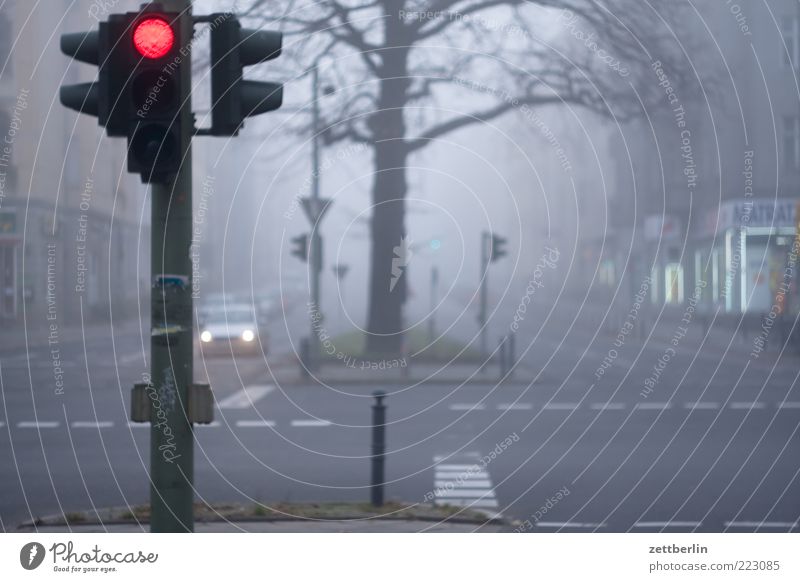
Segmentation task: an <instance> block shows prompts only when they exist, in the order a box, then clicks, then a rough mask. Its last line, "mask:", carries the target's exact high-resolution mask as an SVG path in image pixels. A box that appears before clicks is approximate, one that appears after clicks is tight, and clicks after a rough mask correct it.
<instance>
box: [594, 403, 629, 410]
mask: <svg viewBox="0 0 800 582" xmlns="http://www.w3.org/2000/svg"><path fill="white" fill-rule="evenodd" d="M592 410H625V404H624V403H622V402H597V403H595V404H592Z"/></svg>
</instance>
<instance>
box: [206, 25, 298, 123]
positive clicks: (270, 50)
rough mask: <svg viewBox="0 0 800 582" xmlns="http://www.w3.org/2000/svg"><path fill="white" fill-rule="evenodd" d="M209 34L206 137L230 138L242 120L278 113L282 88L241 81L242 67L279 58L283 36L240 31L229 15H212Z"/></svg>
mask: <svg viewBox="0 0 800 582" xmlns="http://www.w3.org/2000/svg"><path fill="white" fill-rule="evenodd" d="M207 19H213V23H214V26H213V27H212V30H211V104H212V105H211V128H210V129H209V130H208V131H207V132H206V133H208V134H209V135H218V136H233V135H237V134H238V133H239V129H240V128H241V127H242V125H243V124H244V120H245V118H246V117H251V116H253V115H259V114H261V113H267V112H268V111H274V110H275V109H278V108H279V107H280V106H281V104H282V103H283V85H281V84H280V83H269V82H265V81H248V80H245V79H243V78H242V76H243V73H244V67H247V66H250V65H256V64H258V63H263V62H266V61H269V60H272V59H274V58H276V57H278V56H279V55H280V54H281V47H282V45H283V35H282V33H280V32H277V31H273V30H251V29H245V28H242V25H241V23H240V22H239V20H238V19H236V18H235V17H234V16H233V15H231V14H224V13H223V14H212V15H210V16H209V17H207Z"/></svg>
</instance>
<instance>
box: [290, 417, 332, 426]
mask: <svg viewBox="0 0 800 582" xmlns="http://www.w3.org/2000/svg"><path fill="white" fill-rule="evenodd" d="M330 425H331V421H330V420H316V419H301V420H293V421H292V426H296V427H308V426H330Z"/></svg>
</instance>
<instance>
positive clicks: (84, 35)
mask: <svg viewBox="0 0 800 582" xmlns="http://www.w3.org/2000/svg"><path fill="white" fill-rule="evenodd" d="M106 26H107V25H106V23H105V22H103V23H101V24H100V28H99V29H98V30H96V31H90V32H72V33H68V34H62V35H61V52H63V53H64V54H65V55H67V56H69V57H72V58H73V59H74V60H76V61H80V62H82V63H88V64H90V65H97V66H98V68H99V71H98V80H97V81H95V82H93V83H78V84H75V85H64V86H63V87H61V90H60V92H59V98H60V100H61V104H62V105H64V106H65V107H69V108H70V109H74V110H75V111H78V112H79V113H85V114H87V115H94V116H95V117H97V118H98V122H99V123H100V125H103V126H104V125H105V124H106V119H107V116H108V104H107V103H106V102H105V101H104V99H103V96H105V95H107V84H108V70H109V69H108V67H107V66H106V64H105V61H106V54H107V45H108V42H107V41H108V36H107V32H108V31H107V29H106ZM101 87H102V88H103V89H102V90H101ZM101 102H102V103H101Z"/></svg>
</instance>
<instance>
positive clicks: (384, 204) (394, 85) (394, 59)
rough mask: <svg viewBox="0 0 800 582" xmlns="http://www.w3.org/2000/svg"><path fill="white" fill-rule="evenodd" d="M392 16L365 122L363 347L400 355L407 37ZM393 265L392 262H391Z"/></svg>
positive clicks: (404, 282) (404, 263) (404, 259)
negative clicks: (368, 205) (367, 259)
mask: <svg viewBox="0 0 800 582" xmlns="http://www.w3.org/2000/svg"><path fill="white" fill-rule="evenodd" d="M404 34H405V31H404V30H403V27H402V26H400V23H399V21H398V20H397V19H388V20H387V28H386V44H387V46H389V47H393V48H391V49H389V50H386V51H384V52H383V53H382V55H381V57H382V60H383V64H382V67H381V74H380V91H379V95H378V107H377V109H376V111H375V113H373V114H372V116H371V118H370V120H369V125H370V129H371V131H372V136H373V138H374V144H375V145H374V155H375V159H374V168H375V177H374V181H373V184H372V202H373V208H372V256H371V265H370V267H371V270H370V282H369V314H368V319H367V352H368V353H369V354H379V355H381V356H382V357H400V356H401V348H402V345H403V303H405V299H406V289H407V284H408V283H407V279H408V275H407V273H406V272H405V271H406V269H407V257H408V256H409V255H408V254H407V252H406V251H407V241H406V240H405V235H406V230H405V197H406V190H407V188H408V184H407V181H406V158H407V157H408V146H407V144H406V141H405V137H406V124H405V119H404V111H403V110H404V107H405V105H406V102H407V99H408V98H407V91H408V86H409V80H408V75H407V70H408V48H407V47H408V46H409V44H410V43H409V42H408V39H406V38H404V36H403V35H404ZM393 267H394V268H393Z"/></svg>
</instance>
